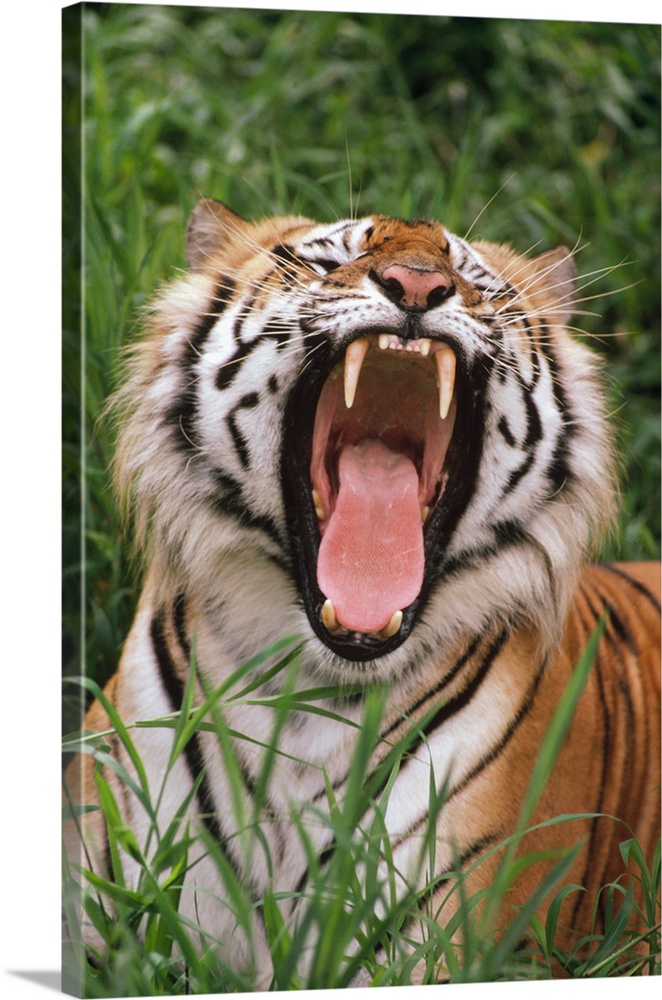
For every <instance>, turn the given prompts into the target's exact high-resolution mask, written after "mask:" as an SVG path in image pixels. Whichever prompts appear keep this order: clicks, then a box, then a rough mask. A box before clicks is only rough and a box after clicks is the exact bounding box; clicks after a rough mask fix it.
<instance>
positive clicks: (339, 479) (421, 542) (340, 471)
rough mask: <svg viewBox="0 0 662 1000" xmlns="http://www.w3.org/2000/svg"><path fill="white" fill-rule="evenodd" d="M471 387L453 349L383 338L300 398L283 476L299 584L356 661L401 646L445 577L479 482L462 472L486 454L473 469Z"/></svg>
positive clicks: (332, 643) (318, 619) (360, 348)
mask: <svg viewBox="0 0 662 1000" xmlns="http://www.w3.org/2000/svg"><path fill="white" fill-rule="evenodd" d="M462 384H463V376H462V372H461V366H460V365H458V363H457V359H456V352H455V350H454V348H453V346H452V345H451V344H450V343H448V342H445V341H441V340H436V339H428V338H419V339H406V340H405V339H402V338H400V337H399V336H397V335H395V334H392V333H386V332H384V333H368V334H365V335H362V336H359V337H357V338H356V339H354V340H353V341H352V342H351V343H350V344H349V345H348V347H347V349H346V351H345V353H344V355H342V356H339V357H335V358H330V359H328V361H327V363H326V364H321V365H320V368H319V369H318V370H317V372H315V373H314V374H313V375H312V377H311V376H310V373H309V374H308V376H306V377H304V379H302V382H301V385H300V386H299V387H298V389H297V390H295V393H294V395H293V399H292V400H291V404H290V409H289V415H288V421H287V427H288V430H286V435H287V439H286V449H285V451H286V455H287V456H288V459H287V460H286V463H285V470H284V471H285V483H286V501H287V503H288V510H289V512H290V533H291V538H292V543H293V548H294V550H295V554H296V555H297V557H298V558H297V562H298V576H299V583H300V586H301V592H302V595H303V599H304V604H305V607H306V611H307V614H308V617H309V620H310V622H311V625H312V627H313V629H314V630H315V632H316V633H317V635H318V636H319V637H320V638H321V639H322V641H323V642H324V643H325V644H326V645H327V646H328V647H329V648H331V649H332V650H334V651H336V652H338V653H339V654H340V655H343V656H345V657H347V658H349V659H353V660H369V659H372V658H375V657H377V656H380V655H383V654H384V653H385V652H388V651H390V650H391V649H394V648H396V647H397V646H398V645H400V643H401V642H403V641H404V639H405V638H406V637H407V635H408V634H409V632H410V631H411V628H412V626H413V623H414V621H415V617H416V615H417V613H418V612H420V610H421V607H422V606H423V604H424V602H425V598H426V596H427V593H428V592H429V589H430V585H431V583H432V582H433V580H434V579H435V578H436V574H437V573H438V570H439V566H440V561H441V558H440V557H441V555H442V553H443V549H444V548H445V546H446V544H447V541H448V538H449V532H450V531H451V530H452V526H453V523H454V521H456V520H457V516H458V514H459V511H460V510H461V509H462V508H463V506H464V503H466V492H467V483H468V481H469V480H470V479H473V476H468V477H467V476H461V475H460V476H458V475H455V474H454V471H453V470H454V468H457V467H458V462H459V455H460V453H461V452H462V451H464V458H463V462H462V465H463V468H464V469H465V471H469V469H468V466H471V465H473V464H474V463H475V452H476V450H477V449H476V447H475V445H474V446H472V447H471V451H472V454H473V455H474V461H469V462H468V461H467V460H468V457H469V455H468V446H469V443H470V442H469V439H470V437H471V433H470V431H471V427H470V425H471V424H472V422H473V421H472V420H471V419H469V417H468V411H469V409H470V405H469V401H468V399H467V401H465V402H464V403H463V402H462V400H463V397H467V398H468V397H470V396H471V393H466V394H465V393H464V391H463V389H462ZM458 431H461V433H458ZM473 437H474V441H475V439H476V436H475V435H473Z"/></svg>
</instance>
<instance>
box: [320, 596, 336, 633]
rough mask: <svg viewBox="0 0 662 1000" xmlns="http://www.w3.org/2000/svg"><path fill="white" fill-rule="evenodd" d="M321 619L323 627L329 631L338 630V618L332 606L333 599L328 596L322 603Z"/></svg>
mask: <svg viewBox="0 0 662 1000" xmlns="http://www.w3.org/2000/svg"><path fill="white" fill-rule="evenodd" d="M322 621H323V623H324V627H325V628H326V629H327V631H329V632H337V631H338V619H337V618H336V609H335V608H334V606H333V601H331V600H330V599H329V598H328V597H327V599H326V600H325V602H324V604H323V605H322Z"/></svg>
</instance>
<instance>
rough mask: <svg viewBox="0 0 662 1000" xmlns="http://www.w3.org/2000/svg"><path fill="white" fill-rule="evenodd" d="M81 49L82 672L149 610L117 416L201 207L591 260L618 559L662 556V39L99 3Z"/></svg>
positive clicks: (70, 473)
mask: <svg viewBox="0 0 662 1000" xmlns="http://www.w3.org/2000/svg"><path fill="white" fill-rule="evenodd" d="M63 41H64V59H63V79H64V113H63V130H64V135H63V138H64V142H63V146H64V234H63V256H64V279H65V296H64V363H63V377H64V385H63V398H64V403H63V405H64V446H63V447H64V480H63V482H64V498H63V500H64V511H65V517H64V562H65V569H64V657H65V673H67V674H75V673H79V672H81V671H82V669H83V668H84V669H85V670H86V671H87V672H88V673H89V674H91V675H92V676H94V677H96V678H97V679H101V680H103V679H104V678H106V677H107V676H108V675H109V673H111V672H112V671H113V670H114V668H115V666H116V663H117V660H118V656H119V652H120V649H121V644H122V640H123V637H124V635H125V632H126V629H127V627H128V625H129V624H130V620H131V617H132V615H133V609H134V605H135V600H136V596H137V590H138V586H139V580H138V574H137V572H135V571H134V570H133V569H132V568H131V566H130V564H129V559H128V556H127V551H128V549H127V539H126V537H125V536H124V534H123V532H122V529H121V526H120V524H119V523H118V518H117V512H116V507H115V503H114V500H113V496H112V493H111V491H110V488H109V484H108V466H109V458H110V454H111V450H112V433H111V428H110V427H109V426H108V424H107V422H105V421H104V420H103V419H101V420H100V419H99V417H100V413H101V412H102V409H103V406H104V402H105V400H106V399H107V397H108V394H109V393H110V392H111V391H112V389H113V387H114V385H115V384H116V378H117V360H118V352H119V350H120V348H121V346H122V345H123V344H125V343H128V342H130V341H131V340H132V338H134V337H135V336H136V334H137V331H138V329H139V318H140V310H141V308H142V307H143V306H144V304H145V302H146V301H147V300H148V298H149V296H150V294H151V293H152V292H153V290H154V289H155V288H156V287H157V286H158V285H159V284H160V283H161V282H162V281H163V280H165V279H167V278H168V277H171V276H173V275H174V274H175V273H176V271H177V269H178V268H181V267H182V266H184V251H183V233H184V227H185V221H186V217H187V214H188V212H189V211H190V209H191V208H192V207H193V205H194V204H195V202H196V201H197V199H198V197H199V196H200V195H202V194H205V195H209V196H212V197H215V198H218V199H221V200H222V201H225V202H227V203H228V204H230V205H231V206H232V207H233V208H234V209H235V211H237V212H239V213H240V214H242V215H244V216H246V217H248V218H257V217H259V216H263V215H268V214H274V213H279V212H301V213H303V214H306V215H310V216H312V217H316V218H319V219H320V220H321V221H331V220H333V219H335V218H342V217H345V216H347V215H349V214H350V213H352V212H354V213H355V212H356V210H357V205H358V211H359V213H361V214H366V213H370V212H373V211H380V212H385V213H388V214H392V215H399V216H402V217H415V216H423V217H436V218H439V219H441V220H442V221H444V222H445V223H446V224H447V225H448V226H449V227H450V228H451V229H453V230H455V231H456V232H458V233H459V234H460V235H464V234H465V233H466V232H467V231H468V230H469V229H471V235H472V236H473V237H479V236H480V237H483V238H489V239H496V240H502V241H507V242H510V243H512V244H513V245H514V247H515V248H516V249H517V250H519V251H526V250H528V249H529V248H533V247H535V248H536V249H537V250H543V249H548V248H551V247H553V246H556V245H558V244H561V243H564V244H566V245H568V246H574V245H575V244H579V245H580V246H581V247H582V248H583V249H582V250H581V252H580V254H579V256H578V257H577V263H578V268H579V270H580V272H581V273H582V274H584V275H586V276H587V277H586V288H585V292H584V293H583V297H584V298H585V301H584V302H582V303H581V305H580V306H579V314H578V316H577V319H576V323H577V327H578V330H580V331H581V335H583V336H586V337H588V338H590V340H591V342H592V343H593V345H594V346H595V347H596V348H597V349H598V350H599V351H600V352H601V353H602V354H603V355H604V357H605V360H606V367H607V373H608V379H609V386H610V392H611V399H612V408H613V414H614V420H615V425H616V427H617V432H618V438H619V448H620V451H621V454H622V455H623V461H622V473H623V475H622V479H623V493H624V496H623V512H622V516H621V521H620V528H619V533H618V537H617V538H614V539H613V540H611V541H610V543H609V545H608V547H607V550H606V551H605V552H604V553H603V555H604V557H605V558H613V557H619V558H635V559H637V558H649V557H652V556H656V555H657V554H658V553H659V534H660V448H659V443H660V425H659V393H660V298H659V276H660V240H659V236H660V214H659V212H660V34H659V27H657V26H654V25H627V24H599V23H574V22H573V23H570V22H550V21H514V20H500V19H498V18H495V19H489V20H487V19H479V18H466V19H465V18H458V17H434V16H419V15H389V14H357V13H319V12H318V13H311V12H293V11H278V10H269V11H257V10H250V9H240V8H237V9H230V8H219V7H216V8H214V7H207V8H205V7H199V8H191V7H176V6H172V7H171V6H140V5H132V4H96V3H89V4H84V5H82V6H78V7H75V8H69V9H68V10H67V11H65V12H64V32H63ZM81 276H82V284H81ZM81 288H82V295H81ZM83 511H84V513H85V517H84V519H83V518H82V514H83ZM73 705H74V701H73V699H72V700H71V704H69V703H68V702H67V701H66V699H65V726H66V722H67V719H68V718H75V709H74V708H73ZM75 724H77V723H75ZM70 728H72V727H70Z"/></svg>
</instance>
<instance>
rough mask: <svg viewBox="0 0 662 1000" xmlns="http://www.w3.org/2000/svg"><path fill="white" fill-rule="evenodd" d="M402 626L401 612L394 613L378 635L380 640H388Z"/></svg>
mask: <svg viewBox="0 0 662 1000" xmlns="http://www.w3.org/2000/svg"><path fill="white" fill-rule="evenodd" d="M401 625H402V611H396V612H394V614H393V617H392V618H391V620H390V622H389V623H388V625H387V626H386V627H385V628H383V629H382V630H381V632H380V633H379V634H380V636H381V637H382V639H390V638H391V636H392V635H395V633H396V632H399V631H400V626H401Z"/></svg>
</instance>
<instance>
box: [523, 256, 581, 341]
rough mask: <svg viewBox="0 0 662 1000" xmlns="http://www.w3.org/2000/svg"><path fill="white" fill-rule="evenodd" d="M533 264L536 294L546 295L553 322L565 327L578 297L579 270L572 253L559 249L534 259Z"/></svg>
mask: <svg viewBox="0 0 662 1000" xmlns="http://www.w3.org/2000/svg"><path fill="white" fill-rule="evenodd" d="M531 263H532V264H533V266H534V268H535V274H536V278H535V286H534V287H535V291H536V293H537V292H538V291H540V292H541V293H544V294H545V296H546V297H547V299H548V301H549V302H550V303H551V319H552V322H553V323H558V324H559V325H560V326H565V324H566V323H567V322H568V320H569V319H570V317H571V316H572V313H573V305H574V303H575V298H576V295H577V269H576V267H575V262H574V260H573V258H572V253H571V251H570V250H568V248H567V247H557V248H556V250H547V251H545V253H541V254H539V255H538V256H537V257H534V258H533V260H532V261H531ZM548 308H549V306H548Z"/></svg>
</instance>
